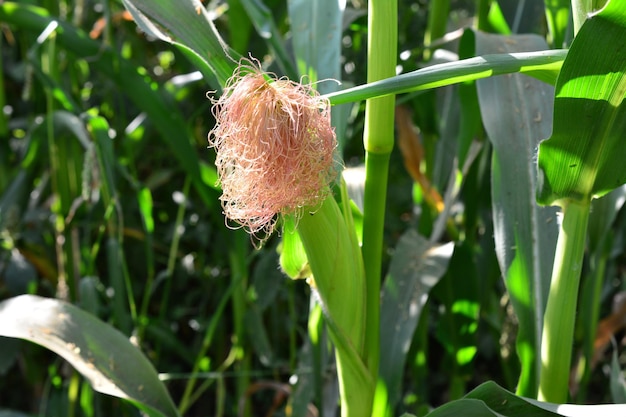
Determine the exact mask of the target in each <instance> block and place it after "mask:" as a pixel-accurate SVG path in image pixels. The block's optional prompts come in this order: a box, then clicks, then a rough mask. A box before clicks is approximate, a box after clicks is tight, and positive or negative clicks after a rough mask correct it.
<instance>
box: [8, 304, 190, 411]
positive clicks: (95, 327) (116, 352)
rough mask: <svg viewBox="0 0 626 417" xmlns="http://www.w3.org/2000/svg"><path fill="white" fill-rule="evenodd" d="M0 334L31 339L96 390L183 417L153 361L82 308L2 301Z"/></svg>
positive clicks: (147, 407)
mask: <svg viewBox="0 0 626 417" xmlns="http://www.w3.org/2000/svg"><path fill="white" fill-rule="evenodd" d="M0 336H5V337H12V338H18V339H24V340H29V341H31V342H34V343H36V344H38V345H41V346H43V347H45V348H47V349H49V350H51V351H53V352H55V353H57V354H58V355H59V356H61V357H63V358H64V359H65V360H67V361H68V362H69V363H70V364H71V365H72V366H74V368H76V370H77V371H78V372H80V373H81V374H82V375H83V376H84V377H85V378H86V379H87V380H88V381H89V382H90V383H91V385H92V387H93V388H94V389H95V390H96V391H98V392H102V393H104V394H108V395H112V396H115V397H119V398H124V399H126V400H128V401H130V402H132V403H133V404H135V405H136V406H137V407H138V408H140V409H141V410H143V411H145V412H147V413H150V414H151V415H158V416H165V417H170V416H178V412H177V410H176V407H175V406H174V402H173V401H172V399H171V397H170V395H169V393H168V392H167V390H166V388H165V386H164V385H163V383H162V382H161V381H160V380H159V377H158V375H157V373H156V370H155V369H154V367H153V366H152V364H151V363H150V361H148V359H147V358H146V357H145V356H144V355H143V354H142V353H141V352H140V351H139V349H137V347H135V346H134V345H132V344H131V343H130V341H129V340H128V338H127V337H126V336H124V335H123V334H122V333H120V332H119V331H118V330H116V329H114V328H113V327H111V326H109V325H107V324H106V323H104V322H102V321H100V320H99V319H98V318H96V317H95V316H92V315H91V314H89V313H87V312H85V311H83V310H81V309H79V308H78V307H76V306H74V305H72V304H69V303H66V302H63V301H60V300H55V299H48V298H42V297H38V296H34V295H21V296H19V297H15V298H11V299H8V300H5V301H3V302H2V303H0Z"/></svg>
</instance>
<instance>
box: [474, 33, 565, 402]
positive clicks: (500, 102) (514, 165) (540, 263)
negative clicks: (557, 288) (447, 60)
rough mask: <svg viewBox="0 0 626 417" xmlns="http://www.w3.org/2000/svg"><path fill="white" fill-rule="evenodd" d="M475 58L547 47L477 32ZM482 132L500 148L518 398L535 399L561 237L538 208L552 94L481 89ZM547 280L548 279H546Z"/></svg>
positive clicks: (521, 84) (504, 257) (531, 85)
mask: <svg viewBox="0 0 626 417" xmlns="http://www.w3.org/2000/svg"><path fill="white" fill-rule="evenodd" d="M475 42H476V43H475V47H476V53H477V54H479V55H482V54H488V53H491V52H494V51H506V52H510V53H513V52H518V51H529V50H541V49H545V48H547V45H546V43H545V41H544V40H543V38H541V37H539V36H536V35H515V36H500V35H489V34H485V33H480V32H477V33H476V34H475ZM476 85H477V89H478V98H479V103H480V111H481V115H482V120H483V125H484V126H485V130H486V131H487V135H488V137H489V140H490V141H491V143H492V145H493V156H492V173H491V178H492V191H491V192H492V207H493V217H494V239H495V244H496V254H497V257H498V263H499V264H500V270H501V271H502V275H503V278H504V280H505V283H506V286H507V289H508V292H509V294H510V296H511V302H512V303H513V307H514V309H515V314H516V316H517V318H518V320H519V323H520V325H519V331H518V335H517V353H518V356H519V358H520V361H521V365H522V372H521V375H520V381H519V385H518V393H520V394H522V395H526V396H529V397H534V396H535V395H536V393H537V388H538V386H539V385H538V384H539V380H538V378H539V369H540V365H541V364H540V358H539V355H540V352H541V349H540V343H541V332H542V320H543V315H544V310H545V305H546V300H547V296H548V291H549V285H550V281H549V277H550V272H551V270H552V262H553V260H554V248H555V246H556V238H557V222H556V210H555V209H554V208H545V207H539V206H538V205H537V203H536V202H535V189H536V183H537V171H536V167H535V152H536V151H535V150H536V148H537V145H538V141H539V139H541V138H542V137H545V136H546V135H548V134H549V132H550V127H551V120H552V96H553V88H552V87H551V86H550V85H548V84H545V83H542V82H540V81H537V80H535V79H532V78H530V77H526V76H524V75H520V74H512V75H508V76H503V77H491V78H488V79H484V80H479V81H477V83H476ZM546 278H548V279H546Z"/></svg>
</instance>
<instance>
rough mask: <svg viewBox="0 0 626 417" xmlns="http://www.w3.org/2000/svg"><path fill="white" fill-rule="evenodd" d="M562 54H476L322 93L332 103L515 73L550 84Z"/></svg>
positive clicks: (554, 76) (561, 61)
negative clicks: (459, 59)
mask: <svg viewBox="0 0 626 417" xmlns="http://www.w3.org/2000/svg"><path fill="white" fill-rule="evenodd" d="M566 54H567V51H566V50H554V51H539V52H520V53H511V54H493V55H484V56H478V57H475V58H468V59H464V60H461V61H457V62H446V63H444V64H437V65H432V66H430V67H426V68H422V69H419V70H416V71H412V72H408V73H406V74H401V75H397V76H395V77H390V78H387V79H384V80H381V81H375V82H371V83H367V84H364V85H360V86H357V87H353V88H348V89H346V90H343V91H339V92H336V93H331V94H326V97H327V98H328V99H329V100H330V102H331V103H332V104H333V105H334V104H341V103H349V102H353V101H359V100H365V99H369V98H373V97H381V96H386V95H389V94H400V93H407V92H410V91H422V90H430V89H433V88H437V87H443V86H446V85H452V84H458V83H462V82H465V81H473V80H479V79H481V78H487V77H492V76H494V75H502V74H510V73H516V72H519V73H522V74H526V75H530V76H532V77H535V78H537V79H539V80H541V81H545V82H547V83H550V84H554V82H555V80H556V78H557V75H558V73H559V70H560V69H561V65H562V64H563V60H564V59H565V55H566Z"/></svg>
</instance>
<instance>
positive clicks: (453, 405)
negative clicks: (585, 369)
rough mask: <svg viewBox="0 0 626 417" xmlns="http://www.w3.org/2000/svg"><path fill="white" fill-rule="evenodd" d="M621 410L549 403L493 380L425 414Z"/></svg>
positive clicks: (585, 416)
mask: <svg viewBox="0 0 626 417" xmlns="http://www.w3.org/2000/svg"><path fill="white" fill-rule="evenodd" d="M624 413H626V404H608V405H571V404H551V403H545V402H540V401H537V400H532V399H528V398H524V397H519V396H516V395H515V394H513V393H511V392H509V391H507V390H505V389H503V388H502V387H500V386H498V385H497V384H496V383H494V382H485V383H484V384H482V385H480V386H478V387H477V388H476V389H474V390H473V391H471V392H470V393H469V394H467V395H466V396H465V397H464V398H463V399H460V400H457V401H452V402H449V403H448V404H445V405H443V406H441V407H439V408H437V409H435V410H434V411H432V412H431V413H429V414H428V415H427V417H459V416H463V417H466V416H473V417H495V416H497V417H528V416H532V417H556V416H567V417H590V416H602V417H619V416H623V415H624Z"/></svg>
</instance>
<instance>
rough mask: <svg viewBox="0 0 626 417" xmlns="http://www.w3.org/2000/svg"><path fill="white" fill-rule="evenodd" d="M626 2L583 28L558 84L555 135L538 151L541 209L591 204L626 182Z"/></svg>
mask: <svg viewBox="0 0 626 417" xmlns="http://www.w3.org/2000/svg"><path fill="white" fill-rule="evenodd" d="M625 9H626V1H624V0H613V1H611V2H610V3H609V4H608V5H607V6H606V8H605V9H604V10H603V11H602V12H601V13H600V14H597V15H595V16H593V18H591V19H589V20H588V21H587V22H586V23H585V24H584V25H583V27H582V28H581V29H580V31H579V33H578V35H577V36H576V38H575V39H574V42H573V43H572V47H571V49H570V51H569V53H568V55H567V59H566V60H565V62H564V64H563V68H562V70H561V73H560V75H559V78H558V81H557V85H556V98H555V100H554V130H553V134H552V136H551V137H550V138H549V139H548V140H546V141H544V142H542V143H541V145H540V147H539V172H540V175H539V178H540V182H539V191H538V200H539V202H540V203H541V204H545V205H552V204H555V203H556V204H558V203H559V201H560V200H564V199H571V200H574V201H579V202H583V201H588V200H590V199H591V198H593V197H599V196H601V195H604V194H606V193H607V192H609V191H611V190H612V189H614V188H616V187H618V186H620V185H622V184H624V183H626V164H624V158H625V157H626V152H625V151H624V149H625V148H624V140H623V139H624V133H625V132H626V105H625V104H624V95H625V94H626V13H624V10H625Z"/></svg>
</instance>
